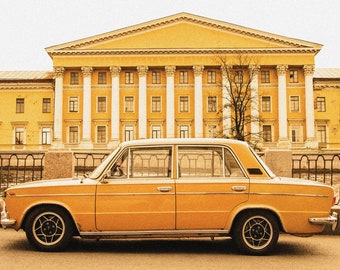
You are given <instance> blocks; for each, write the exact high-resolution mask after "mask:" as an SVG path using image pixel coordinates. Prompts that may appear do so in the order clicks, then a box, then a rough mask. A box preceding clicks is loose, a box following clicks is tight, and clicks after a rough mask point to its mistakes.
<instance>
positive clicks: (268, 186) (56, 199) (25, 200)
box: [1, 139, 337, 255]
mask: <svg viewBox="0 0 340 270" xmlns="http://www.w3.org/2000/svg"><path fill="white" fill-rule="evenodd" d="M2 203H3V204H4V209H3V211H2V213H1V224H2V226H3V227H4V228H14V229H15V230H19V229H23V230H24V231H25V232H26V236H27V238H28V240H29V242H30V243H31V244H32V245H33V246H34V247H35V248H36V249H38V250H41V251H58V250H63V249H65V248H66V247H67V245H68V244H69V243H70V241H71V239H72V237H74V236H80V237H82V238H93V239H104V238H105V239H112V238H123V239H126V238H143V237H144V238H145V237H148V238H149V237H158V238H159V237H161V238H162V237H211V238H214V237H232V239H233V240H234V241H235V243H236V246H237V247H238V248H239V249H240V250H241V251H242V252H244V253H247V254H254V255H262V254H266V253H268V252H270V251H271V250H272V249H273V247H274V246H275V245H276V243H277V241H278V238H279V233H280V232H286V233H289V234H294V235H300V236H306V235H313V234H317V233H319V232H321V231H322V230H323V229H324V227H325V225H327V224H329V225H332V226H333V228H334V227H335V226H336V225H337V216H336V213H330V212H331V207H332V204H333V203H334V190H333V189H332V187H330V186H327V185H324V184H320V183H317V182H313V181H307V180H301V179H291V178H282V177H277V176H275V175H274V174H273V173H272V172H271V171H270V170H269V168H268V167H267V166H266V165H265V164H264V163H263V161H262V160H261V158H259V157H258V156H257V155H256V153H255V152H254V151H253V150H252V149H251V148H250V147H249V146H248V144H247V143H244V142H240V141H234V140H226V139H153V140H136V141H129V142H124V143H122V144H121V145H120V146H119V147H118V148H117V149H115V150H114V151H113V152H112V154H110V155H109V156H108V157H107V158H106V159H105V161H104V162H103V163H102V164H101V165H100V166H99V167H98V168H97V169H95V170H94V171H93V173H92V174H91V175H88V176H84V177H83V178H81V179H59V180H46V181H34V182H30V183H26V184H22V185H18V186H15V187H11V188H8V189H7V190H6V191H5V194H4V202H2Z"/></svg>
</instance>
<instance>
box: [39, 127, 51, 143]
mask: <svg viewBox="0 0 340 270" xmlns="http://www.w3.org/2000/svg"><path fill="white" fill-rule="evenodd" d="M41 143H42V144H51V128H49V127H43V128H42V130H41Z"/></svg>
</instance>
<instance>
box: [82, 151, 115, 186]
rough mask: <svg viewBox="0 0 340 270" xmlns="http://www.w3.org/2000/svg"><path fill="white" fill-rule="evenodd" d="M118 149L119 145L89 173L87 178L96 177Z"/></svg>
mask: <svg viewBox="0 0 340 270" xmlns="http://www.w3.org/2000/svg"><path fill="white" fill-rule="evenodd" d="M119 150H120V147H117V148H116V149H115V150H114V151H113V152H112V153H111V154H110V155H108V156H107V158H106V159H105V160H104V161H103V162H102V163H101V164H100V165H99V166H98V167H97V168H96V169H95V170H94V171H93V172H92V173H91V174H90V176H89V178H91V179H97V178H98V177H99V176H100V175H101V173H102V172H103V170H104V169H105V168H106V167H107V166H108V164H109V163H110V161H111V160H112V158H113V157H114V156H115V155H116V154H117V153H118V152H119Z"/></svg>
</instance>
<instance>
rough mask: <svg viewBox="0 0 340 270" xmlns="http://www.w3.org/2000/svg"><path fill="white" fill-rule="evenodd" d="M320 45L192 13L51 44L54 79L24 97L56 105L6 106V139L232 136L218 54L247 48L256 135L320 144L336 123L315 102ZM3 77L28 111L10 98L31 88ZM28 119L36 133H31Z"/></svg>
mask: <svg viewBox="0 0 340 270" xmlns="http://www.w3.org/2000/svg"><path fill="white" fill-rule="evenodd" d="M321 48H322V46H321V45H320V44H316V43H312V42H307V41H302V40H297V39H293V38H288V37H283V36H278V35H275V34H270V33H266V32H262V31H258V30H254V29H249V28H246V27H242V26H237V25H233V24H229V23H226V22H221V21H216V20H213V19H209V18H204V17H200V16H196V15H192V14H187V13H180V14H176V15H173V16H169V17H165V18H161V19H158V20H154V21H150V22H146V23H143V24H139V25H135V26H131V27H127V28H123V29H119V30H115V31H112V32H109V33H105V34H102V35H97V36H93V37H90V38H85V39H82V40H77V41H72V42H69V43H65V44H61V45H56V46H52V47H49V48H46V51H47V53H48V54H49V55H50V57H51V58H52V60H53V72H46V74H47V75H46V74H45V75H46V76H51V73H52V75H53V79H51V77H48V78H49V81H44V83H47V84H48V86H46V87H45V88H44V91H45V92H44V91H42V92H39V91H38V92H39V93H40V94H39V97H37V99H36V100H35V101H33V100H32V97H33V96H35V95H34V94H33V92H34V91H33V89H29V90H28V91H27V90H26V93H27V96H25V97H24V102H25V106H26V103H28V104H31V106H32V107H34V106H35V105H34V104H40V103H41V106H42V107H43V106H44V104H45V103H44V102H47V101H46V100H47V99H48V98H50V99H51V100H50V102H51V103H50V106H51V110H52V111H51V112H50V113H48V115H47V114H46V113H43V109H41V111H40V112H37V111H29V112H27V115H28V116H27V120H9V118H10V117H12V116H9V114H7V113H5V111H3V112H0V133H2V134H5V133H6V134H7V135H6V137H7V139H6V140H5V139H2V140H3V142H0V144H4V145H7V144H10V143H12V144H13V145H18V144H17V143H16V140H17V139H18V138H17V137H16V136H17V135H18V134H19V133H20V132H19V131H20V130H23V131H24V134H23V135H22V136H24V138H25V139H23V145H28V144H29V143H31V144H33V145H34V144H37V145H39V146H40V147H41V145H42V144H43V143H44V140H43V139H42V138H44V135H43V134H44V133H43V131H45V130H46V131H49V132H50V133H49V134H50V135H49V137H48V138H49V139H48V140H46V142H48V143H50V145H51V147H53V148H64V147H66V148H83V149H92V148H113V147H115V146H116V145H117V144H118V143H119V142H121V141H126V140H131V139H140V138H165V137H167V138H173V137H184V138H185V137H233V131H232V124H233V123H232V120H231V119H230V115H231V114H232V112H231V111H230V109H228V108H226V107H225V103H226V98H227V97H226V96H227V95H228V91H226V85H227V84H228V82H227V77H226V73H225V67H224V66H223V64H222V62H221V59H222V58H223V59H229V61H228V65H230V66H233V65H236V63H235V60H234V59H236V58H235V57H237V56H240V55H241V56H247V57H249V58H248V59H250V60H249V62H247V67H246V68H249V69H252V70H253V71H255V72H254V74H255V76H254V77H253V79H252V81H251V89H252V91H253V92H254V95H255V96H256V97H257V100H256V102H255V101H253V102H252V104H251V106H250V110H251V111H250V114H251V115H252V116H253V117H254V118H258V119H260V121H257V122H255V121H254V122H252V123H250V124H249V125H247V127H246V129H247V130H248V132H249V133H251V134H252V136H251V137H250V138H249V141H252V143H260V144H261V145H262V146H263V147H299V148H300V147H301V148H305V147H308V148H317V147H318V146H319V142H321V143H323V139H321V138H324V137H322V135H321V133H322V132H321V131H320V130H321V126H322V123H326V125H327V123H330V122H327V121H326V122H325V121H323V120H322V119H323V118H321V117H323V116H321V115H320V116H319V112H318V111H316V109H315V96H314V94H313V74H314V58H315V55H316V54H317V53H318V52H319V51H320V49H321ZM26 82H27V81H26ZM34 82H35V83H36V84H38V80H34ZM0 84H1V87H0V95H1V97H2V96H5V97H6V100H11V102H10V103H8V104H7V107H8V108H9V107H11V109H8V111H11V114H12V113H13V114H14V116H15V118H17V119H26V118H22V116H23V114H21V115H20V113H18V111H13V108H12V106H13V99H14V98H15V100H16V101H15V102H17V103H16V107H20V106H21V105H20V101H21V100H20V98H21V97H20V95H22V94H23V93H21V92H24V91H21V88H20V87H18V89H17V90H16V91H14V93H12V94H10V93H9V92H10V91H8V90H7V88H6V87H7V86H6V81H5V80H3V78H2V77H1V76H0ZM13 87H14V88H15V86H13ZM314 92H315V91H314ZM29 93H32V95H31V94H29ZM45 99H46V100H45ZM0 102H2V103H6V101H4V99H3V98H1V101H0ZM18 102H19V103H18ZM34 102H35V103H34ZM52 108H53V109H52ZM34 109H35V110H38V105H36V107H34ZM25 110H26V109H25ZM25 113H26V111H25V112H24V114H25ZM47 116H48V117H47ZM13 119H14V118H13ZM31 121H32V122H34V125H33V123H32V124H31ZM47 128H49V129H47ZM31 129H32V130H33V131H32V132H33V133H34V132H35V133H36V135H34V136H33V135H29V134H30V132H29V130H31ZM327 129H328V131H327V132H328V133H327V134H329V136H328V137H327V140H330V139H331V132H330V130H329V127H328V128H327ZM9 130H10V133H9ZM331 130H333V129H331ZM17 131H18V132H19V133H17ZM13 136H14V137H13ZM20 136H21V134H20ZM29 136H31V139H30V140H28V137H29ZM39 136H40V137H39ZM20 138H21V137H20ZM13 140H14V141H13ZM20 140H21V139H20ZM318 140H319V141H318ZM324 140H325V141H326V139H324ZM332 140H333V139H332ZM321 145H322V144H321ZM331 145H332V146H336V147H338V145H336V144H333V143H332V144H331ZM0 147H1V146H0Z"/></svg>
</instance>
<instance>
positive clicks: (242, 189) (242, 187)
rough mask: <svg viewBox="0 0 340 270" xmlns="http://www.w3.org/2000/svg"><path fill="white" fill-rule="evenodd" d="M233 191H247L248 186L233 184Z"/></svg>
mask: <svg viewBox="0 0 340 270" xmlns="http://www.w3.org/2000/svg"><path fill="white" fill-rule="evenodd" d="M231 189H232V190H233V191H245V190H247V187H246V186H232V188H231Z"/></svg>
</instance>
